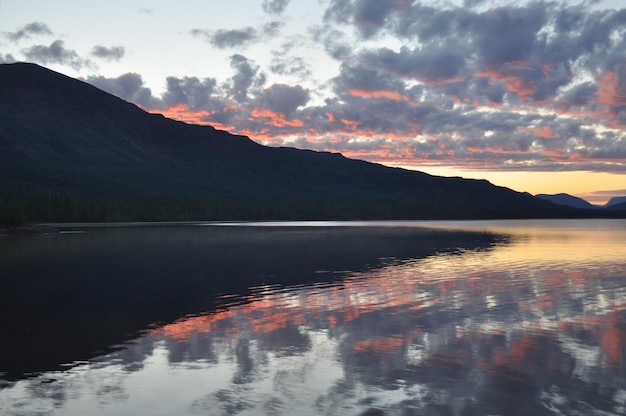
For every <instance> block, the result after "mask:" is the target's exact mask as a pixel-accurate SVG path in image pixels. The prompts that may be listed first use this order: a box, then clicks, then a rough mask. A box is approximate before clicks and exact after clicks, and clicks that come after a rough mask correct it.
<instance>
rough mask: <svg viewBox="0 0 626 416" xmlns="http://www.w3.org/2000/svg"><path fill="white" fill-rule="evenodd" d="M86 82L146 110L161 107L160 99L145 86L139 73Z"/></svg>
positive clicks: (95, 77) (95, 78)
mask: <svg viewBox="0 0 626 416" xmlns="http://www.w3.org/2000/svg"><path fill="white" fill-rule="evenodd" d="M86 81H87V82H88V83H90V84H91V85H93V86H95V87H97V88H100V89H101V90H103V91H106V92H108V93H109V94H113V95H115V96H117V97H120V98H122V99H123V100H126V101H130V102H133V103H136V104H138V105H140V106H142V107H144V108H158V107H160V104H159V102H158V99H157V98H155V97H153V95H152V91H151V90H150V88H147V87H145V86H144V81H143V78H142V77H141V75H139V74H137V73H126V74H123V75H120V76H119V77H117V78H105V77H103V76H90V77H88V78H87V79H86Z"/></svg>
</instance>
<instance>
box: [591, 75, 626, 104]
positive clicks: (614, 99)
mask: <svg viewBox="0 0 626 416" xmlns="http://www.w3.org/2000/svg"><path fill="white" fill-rule="evenodd" d="M597 97H598V103H600V104H604V105H607V106H621V105H626V92H624V91H622V88H620V85H619V76H618V75H617V74H616V73H615V72H614V71H609V72H607V73H605V74H604V75H603V76H602V78H600V79H599V80H598V93H597Z"/></svg>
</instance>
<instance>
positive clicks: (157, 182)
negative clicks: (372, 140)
mask: <svg viewBox="0 0 626 416" xmlns="http://www.w3.org/2000/svg"><path fill="white" fill-rule="evenodd" d="M0 90H1V91H2V92H3V94H2V95H1V96H0V151H1V153H0V185H1V187H0V206H4V207H5V211H9V213H8V214H6V213H5V214H4V216H5V217H6V216H7V215H8V216H9V217H10V216H11V215H13V214H11V212H17V213H18V214H20V215H23V216H24V217H26V218H28V219H31V220H36V221H59V222H62V221H127V220H131V221H135V220H140V221H143V220H146V221H149V220H241V219H442V218H457V219H461V218H465V219H469V218H523V217H532V218H538V217H572V216H574V217H575V216H586V215H589V214H588V213H586V212H584V211H577V210H573V209H569V208H566V207H559V206H556V205H554V204H552V203H550V202H547V201H543V200H541V199H539V198H535V197H532V196H530V195H528V194H525V193H520V192H516V191H513V190H511V189H508V188H504V187H498V186H495V185H492V184H491V183H489V182H487V181H485V180H475V179H462V178H446V177H438V176H432V175H429V174H426V173H423V172H417V171H409V170H404V169H401V168H392V167H387V166H384V165H379V164H375V163H370V162H365V161H361V160H355V159H349V158H346V157H344V156H343V155H341V154H337V153H328V152H315V151H311V150H300V149H294V148H287V147H280V148H274V147H267V146H263V145H260V144H258V143H256V142H254V141H252V140H250V139H249V138H247V137H245V136H240V135H233V134H230V133H228V132H225V131H222V130H217V129H215V128H213V127H211V126H199V125H193V124H186V123H184V122H181V121H175V120H171V119H168V118H165V117H163V116H162V115H158V114H151V113H147V112H145V111H143V110H142V109H140V108H139V107H137V106H136V105H134V104H131V103H128V102H126V101H124V100H122V99H120V98H117V97H114V96H112V95H111V94H108V93H106V92H104V91H101V90H99V89H97V88H96V87H94V86H92V85H89V84H87V83H85V82H82V81H79V80H76V79H73V78H70V77H67V76H65V75H62V74H59V73H56V72H54V71H51V70H49V69H46V68H43V67H40V66H38V65H35V64H28V63H17V64H2V65H0ZM6 207H9V208H6ZM1 216H2V214H1V213H0V217H1Z"/></svg>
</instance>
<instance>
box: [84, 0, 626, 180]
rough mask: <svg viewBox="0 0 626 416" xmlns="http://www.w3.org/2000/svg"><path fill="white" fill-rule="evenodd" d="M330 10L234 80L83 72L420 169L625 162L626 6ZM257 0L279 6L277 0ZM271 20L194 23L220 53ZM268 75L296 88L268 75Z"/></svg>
mask: <svg viewBox="0 0 626 416" xmlns="http://www.w3.org/2000/svg"><path fill="white" fill-rule="evenodd" d="M325 4H326V6H325V7H326V8H325V10H324V15H323V20H322V21H321V22H319V24H318V25H315V26H313V27H311V28H309V31H308V32H307V34H308V36H309V37H308V38H306V39H304V38H303V37H302V36H300V37H293V38H291V39H290V40H288V41H286V42H283V44H282V45H281V46H280V47H279V48H278V49H276V50H273V51H271V61H270V62H269V65H268V66H261V64H259V63H257V62H255V61H253V60H252V59H249V58H248V57H246V56H244V55H242V54H233V55H231V57H230V68H231V71H232V72H231V73H230V75H227V76H225V77H224V78H222V79H216V78H211V77H194V76H184V77H168V78H167V79H166V84H167V89H166V92H165V93H164V94H163V95H162V97H154V96H153V95H152V94H151V92H150V90H149V89H147V88H145V86H144V85H143V81H142V80H141V77H140V76H139V75H137V74H134V75H133V74H126V75H124V76H122V77H119V78H117V79H108V80H102V79H100V80H93V82H94V83H99V84H100V85H103V86H105V87H106V88H108V91H117V93H116V94H117V95H120V96H123V97H124V98H126V99H129V100H132V101H134V102H138V103H140V104H141V105H142V106H143V107H144V108H148V109H153V110H155V111H160V112H162V113H163V114H166V115H170V116H172V117H176V118H180V119H183V120H186V121H189V122H197V123H206V124H212V125H214V126H216V127H218V128H224V129H228V130H230V131H231V132H233V133H238V134H245V135H249V136H250V137H251V138H253V139H254V140H257V141H259V142H262V143H266V144H271V145H277V146H279V145H287V146H300V147H304V148H310V149H314V150H328V151H338V152H342V153H344V154H346V155H347V156H351V157H357V158H364V159H367V160H371V161H375V162H381V163H389V164H396V165H403V166H415V167H418V168H419V167H420V166H428V165H441V166H462V167H464V168H468V169H472V168H473V169H484V170H528V171H547V170H555V171H559V170H561V171H566V170H584V169H588V170H597V171H605V172H616V173H620V172H621V173H623V172H624V171H626V162H625V160H626V64H625V62H626V37H625V35H626V10H599V9H595V8H593V9H592V8H589V7H585V6H584V5H570V4H568V3H560V2H550V1H548V2H541V1H533V2H527V3H515V4H514V5H513V4H503V5H500V6H499V7H487V6H489V5H490V4H491V2H487V1H481V0H465V6H466V7H456V6H453V5H451V4H446V6H445V7H444V6H442V5H441V4H440V3H425V2H407V1H401V0H380V1H373V0H329V1H328V2H326V3H325ZM263 7H264V8H267V10H266V12H267V13H269V14H273V15H278V14H280V13H283V12H284V11H285V9H284V7H287V2H272V1H265V2H264V3H263ZM280 29H281V23H280V22H279V21H272V22H270V23H267V24H265V25H264V26H263V25H259V26H258V27H256V28H254V27H244V28H241V29H233V30H201V29H195V30H194V31H193V32H192V33H193V34H194V35H195V36H198V37H200V38H203V39H205V40H207V41H208V42H209V43H211V44H212V45H213V46H215V47H217V48H221V49H224V48H232V47H238V48H242V47H245V46H247V45H250V44H252V43H254V42H259V41H261V40H263V39H267V37H269V36H280V35H281V33H280ZM312 43H313V44H312ZM304 47H306V48H309V49H310V48H317V50H318V51H320V50H321V51H324V52H325V53H327V54H328V56H329V57H331V58H332V59H334V60H335V62H336V63H337V68H338V72H337V73H336V74H335V75H334V76H332V77H330V79H323V80H317V79H315V80H314V81H315V82H312V80H311V79H310V77H311V75H317V73H316V72H315V71H313V69H312V68H314V65H315V62H312V61H310V60H307V56H309V55H308V54H307V53H305V52H303V49H302V48H304ZM263 65H265V64H263ZM266 71H271V73H272V74H273V76H276V75H282V76H288V77H299V78H300V79H301V82H302V85H298V83H295V84H287V83H286V82H285V80H284V79H282V80H281V81H280V82H274V81H272V83H269V82H268V77H267V76H266ZM273 76H272V78H273ZM269 79H271V78H269ZM305 82H306V84H305ZM305 85H306V88H305Z"/></svg>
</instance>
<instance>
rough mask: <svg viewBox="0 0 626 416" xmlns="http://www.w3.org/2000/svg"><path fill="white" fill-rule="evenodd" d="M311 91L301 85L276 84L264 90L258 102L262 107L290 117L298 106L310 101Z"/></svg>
mask: <svg viewBox="0 0 626 416" xmlns="http://www.w3.org/2000/svg"><path fill="white" fill-rule="evenodd" d="M309 99H310V96H309V91H308V90H306V89H304V88H302V87H301V86H299V85H296V86H289V85H285V84H274V85H272V86H270V87H269V88H266V89H265V90H263V92H262V94H261V96H260V97H259V100H258V104H259V106H260V107H261V108H263V109H267V110H270V111H272V112H275V113H280V114H282V115H283V116H285V117H286V118H290V117H291V116H293V114H294V113H295V111H296V109H297V108H298V107H303V106H304V105H306V103H307V102H308V101H309Z"/></svg>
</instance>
